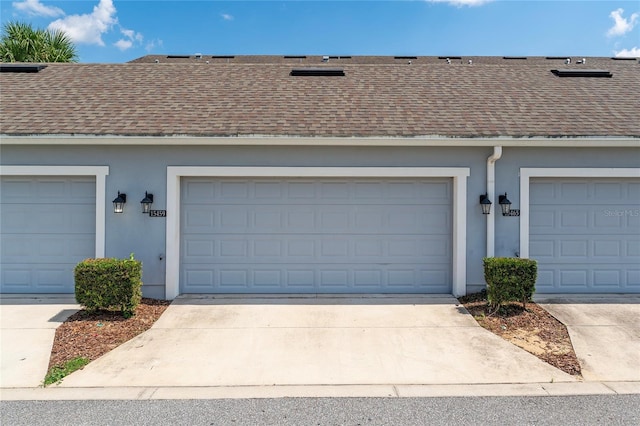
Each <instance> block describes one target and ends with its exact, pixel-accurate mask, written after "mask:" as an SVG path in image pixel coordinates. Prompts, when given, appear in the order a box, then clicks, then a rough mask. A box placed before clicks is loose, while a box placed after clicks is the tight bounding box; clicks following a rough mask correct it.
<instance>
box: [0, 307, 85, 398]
mask: <svg viewBox="0 0 640 426" xmlns="http://www.w3.org/2000/svg"><path fill="white" fill-rule="evenodd" d="M78 309H80V306H78V305H77V304H76V302H75V298H74V297H73V296H69V295H40V296H27V295H2V299H1V300H0V352H1V355H0V388H11V387H36V386H39V385H41V384H42V382H43V380H44V376H45V374H46V373H47V366H48V365H49V357H50V355H51V347H52V345H53V338H54V336H55V332H56V328H58V326H59V325H60V324H62V323H63V322H64V321H65V320H66V319H67V318H69V317H70V316H71V315H73V314H74V313H75V312H77V311H78Z"/></svg>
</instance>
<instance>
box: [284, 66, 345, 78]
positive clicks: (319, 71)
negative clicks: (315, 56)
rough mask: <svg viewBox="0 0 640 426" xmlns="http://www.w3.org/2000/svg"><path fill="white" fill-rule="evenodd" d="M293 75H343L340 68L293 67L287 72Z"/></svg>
mask: <svg viewBox="0 0 640 426" xmlns="http://www.w3.org/2000/svg"><path fill="white" fill-rule="evenodd" d="M289 75H291V76H295V77H344V70H343V69H341V68H294V69H292V70H291V73H289Z"/></svg>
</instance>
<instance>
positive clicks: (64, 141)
mask: <svg viewBox="0 0 640 426" xmlns="http://www.w3.org/2000/svg"><path fill="white" fill-rule="evenodd" d="M0 144H2V145H132V146H135V145H142V146H144V145H150V146H173V145H179V146H185V145H192V146H381V147H383V146H408V147H411V146H467V147H474V146H475V147H488V146H491V147H493V146H495V145H501V146H503V147H528V148H551V147H554V148H566V147H592V148H598V147H608V148H611V147H640V138H639V137H622V138H619V137H611V138H607V137H577V138H576V137H567V138H545V137H532V138H510V137H495V138H451V137H445V136H425V137H411V138H401V137H344V138H340V137H294V136H241V137H235V136H231V137H191V136H75V135H59V136H11V135H2V136H1V137H0Z"/></svg>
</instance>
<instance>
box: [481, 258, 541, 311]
mask: <svg viewBox="0 0 640 426" xmlns="http://www.w3.org/2000/svg"><path fill="white" fill-rule="evenodd" d="M483 263H484V279H485V281H486V282H487V299H488V300H489V303H490V304H491V305H492V306H494V307H498V306H500V305H502V304H504V303H505V302H513V301H520V302H522V306H523V308H526V307H527V302H528V301H530V300H531V297H532V296H533V293H534V292H535V291H536V279H537V278H538V263H537V262H536V261H535V260H531V259H520V258H515V257H485V258H484V259H483Z"/></svg>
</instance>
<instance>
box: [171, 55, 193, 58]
mask: <svg viewBox="0 0 640 426" xmlns="http://www.w3.org/2000/svg"><path fill="white" fill-rule="evenodd" d="M190 57H191V56H189V55H167V59H189V58H190Z"/></svg>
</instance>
